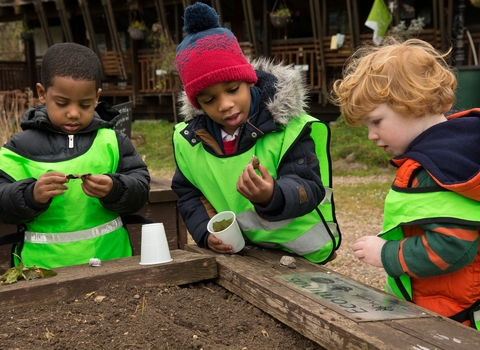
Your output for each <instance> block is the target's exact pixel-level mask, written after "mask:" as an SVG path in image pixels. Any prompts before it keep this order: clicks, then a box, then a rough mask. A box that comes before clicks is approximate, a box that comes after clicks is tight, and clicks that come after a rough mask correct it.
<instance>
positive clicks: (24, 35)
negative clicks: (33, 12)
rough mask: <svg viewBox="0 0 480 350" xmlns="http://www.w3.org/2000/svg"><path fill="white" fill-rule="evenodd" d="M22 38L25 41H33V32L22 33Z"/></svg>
mask: <svg viewBox="0 0 480 350" xmlns="http://www.w3.org/2000/svg"><path fill="white" fill-rule="evenodd" d="M20 37H21V38H22V39H23V40H32V39H33V33H31V32H22V33H20Z"/></svg>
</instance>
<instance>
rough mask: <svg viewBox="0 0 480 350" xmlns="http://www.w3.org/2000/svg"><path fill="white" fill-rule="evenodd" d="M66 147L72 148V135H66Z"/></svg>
mask: <svg viewBox="0 0 480 350" xmlns="http://www.w3.org/2000/svg"><path fill="white" fill-rule="evenodd" d="M68 148H73V135H68Z"/></svg>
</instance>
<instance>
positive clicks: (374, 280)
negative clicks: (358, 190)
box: [326, 174, 393, 290]
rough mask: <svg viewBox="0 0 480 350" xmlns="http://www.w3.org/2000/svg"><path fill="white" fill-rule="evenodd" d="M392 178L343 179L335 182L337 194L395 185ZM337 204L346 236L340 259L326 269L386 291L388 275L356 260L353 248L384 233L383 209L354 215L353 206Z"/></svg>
mask: <svg viewBox="0 0 480 350" xmlns="http://www.w3.org/2000/svg"><path fill="white" fill-rule="evenodd" d="M392 181H393V175H392V174H385V175H373V176H362V177H359V176H340V177H334V178H333V186H334V187H333V188H334V192H340V191H342V188H343V187H344V186H351V185H356V184H361V183H366V182H380V183H388V184H389V183H391V182H392ZM346 207H347V205H346V203H342V201H338V200H337V201H335V208H336V216H337V220H338V223H339V226H340V229H341V232H342V244H341V246H340V248H339V249H338V250H337V258H336V259H335V260H334V261H332V262H331V263H329V264H327V265H326V267H328V268H330V269H332V270H334V271H336V272H338V273H340V274H342V275H344V276H348V277H350V278H353V279H355V280H357V281H360V282H362V283H365V284H367V285H370V286H372V287H375V288H377V289H380V290H383V289H384V285H385V272H384V270H383V269H381V268H378V267H373V266H370V265H367V264H365V263H362V262H360V261H358V259H356V258H355V257H354V256H353V252H352V249H351V247H352V244H353V243H354V242H355V241H356V240H357V239H358V238H360V237H362V236H364V235H373V234H376V233H378V232H380V230H381V227H382V221H383V207H376V208H371V207H356V208H355V210H354V212H352V209H351V204H349V205H348V210H347V208H346Z"/></svg>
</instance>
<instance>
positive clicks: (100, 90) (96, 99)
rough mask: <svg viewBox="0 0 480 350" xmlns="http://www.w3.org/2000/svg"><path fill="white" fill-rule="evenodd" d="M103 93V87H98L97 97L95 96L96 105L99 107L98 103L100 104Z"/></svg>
mask: <svg viewBox="0 0 480 350" xmlns="http://www.w3.org/2000/svg"><path fill="white" fill-rule="evenodd" d="M101 93H102V89H101V88H98V90H97V96H96V98H95V107H97V105H98V99H99V98H100V95H101Z"/></svg>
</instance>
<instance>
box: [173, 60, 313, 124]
mask: <svg viewBox="0 0 480 350" xmlns="http://www.w3.org/2000/svg"><path fill="white" fill-rule="evenodd" d="M251 64H252V66H253V67H254V69H255V71H256V73H257V76H258V82H257V84H256V86H257V87H258V88H259V89H260V90H261V100H263V101H264V102H265V106H266V108H267V109H268V111H269V112H270V114H271V115H272V118H273V120H274V121H275V123H277V124H280V125H287V124H288V121H289V120H290V119H292V118H296V117H297V116H298V115H299V114H301V113H303V112H305V108H306V107H307V94H308V89H307V87H306V84H305V78H304V75H303V74H302V72H301V71H299V70H295V69H294V67H293V65H288V66H287V65H283V64H276V63H274V62H273V61H272V60H271V59H269V58H265V57H261V58H258V59H255V60H253V61H252V62H251ZM179 102H180V104H181V106H180V110H179V112H180V115H181V116H183V117H184V120H185V121H189V120H192V119H194V118H196V117H197V116H199V115H203V114H205V112H204V111H203V110H201V109H197V108H195V107H193V106H192V105H191V103H190V102H189V101H188V98H187V96H186V94H185V92H184V91H182V93H181V95H180V99H179Z"/></svg>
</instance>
